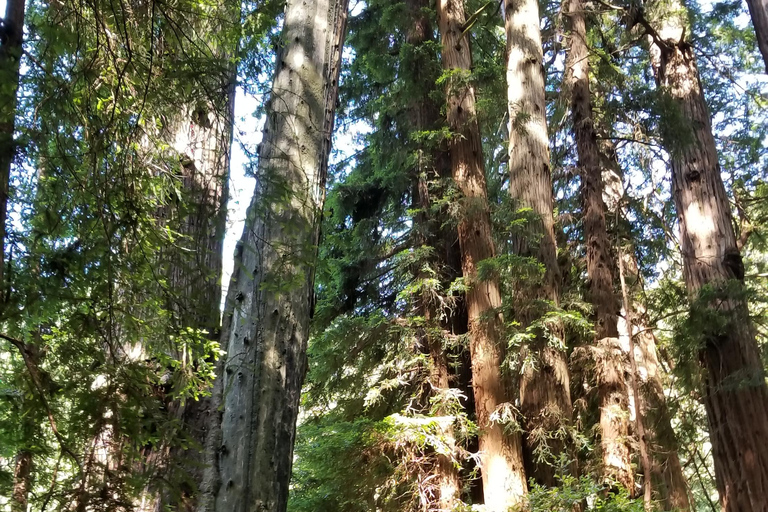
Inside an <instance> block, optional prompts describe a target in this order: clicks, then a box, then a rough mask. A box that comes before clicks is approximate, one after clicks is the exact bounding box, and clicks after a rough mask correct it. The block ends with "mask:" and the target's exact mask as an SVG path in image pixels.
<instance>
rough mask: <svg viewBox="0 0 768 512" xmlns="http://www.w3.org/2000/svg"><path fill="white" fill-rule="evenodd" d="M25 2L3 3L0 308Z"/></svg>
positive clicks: (0, 147) (0, 138) (14, 153)
mask: <svg viewBox="0 0 768 512" xmlns="http://www.w3.org/2000/svg"><path fill="white" fill-rule="evenodd" d="M24 1H25V0H7V2H6V4H5V17H4V19H3V23H4V26H3V37H2V38H1V39H0V41H2V42H0V84H2V86H1V87H0V305H2V304H4V302H5V294H6V293H7V286H6V285H5V277H4V271H5V246H6V240H5V238H6V234H7V233H6V232H7V228H6V225H5V224H6V218H7V209H8V184H9V181H10V175H11V166H12V165H13V159H14V157H15V155H16V143H15V141H14V140H13V132H14V131H15V127H16V105H17V99H16V93H17V92H18V90H19V65H20V63H21V51H22V43H23V41H24V7H25V4H24Z"/></svg>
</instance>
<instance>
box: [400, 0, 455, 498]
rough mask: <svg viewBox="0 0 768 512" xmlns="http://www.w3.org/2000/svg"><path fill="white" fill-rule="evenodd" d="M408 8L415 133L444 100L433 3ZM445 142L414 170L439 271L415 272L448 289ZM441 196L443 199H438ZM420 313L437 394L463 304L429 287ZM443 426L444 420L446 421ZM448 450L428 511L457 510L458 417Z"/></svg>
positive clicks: (428, 126) (419, 225)
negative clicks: (448, 304)
mask: <svg viewBox="0 0 768 512" xmlns="http://www.w3.org/2000/svg"><path fill="white" fill-rule="evenodd" d="M406 5H407V7H408V11H409V15H410V16H411V17H412V20H411V21H410V27H409V30H408V32H407V33H406V42H407V43H408V44H410V45H413V46H414V52H413V59H412V60H411V61H409V68H408V69H407V73H408V75H407V77H406V80H408V81H409V82H410V84H411V85H413V87H414V90H417V91H419V92H420V94H419V95H417V96H416V97H415V98H414V99H413V101H411V102H410V105H408V107H409V123H410V126H409V129H410V130H413V131H414V132H423V131H426V130H438V129H439V128H440V126H441V119H440V118H441V116H440V105H439V104H438V103H437V102H436V101H435V100H434V99H433V98H432V92H433V89H434V87H435V82H436V80H437V78H438V76H433V75H432V74H430V73H428V72H427V70H429V69H433V67H434V66H430V64H432V62H433V60H432V59H431V58H430V57H432V56H431V55H430V54H429V53H428V50H427V49H426V48H425V47H426V44H428V43H430V42H432V41H433V39H434V36H433V33H434V31H433V29H432V24H431V23H430V20H429V18H428V17H427V15H426V13H425V10H426V9H428V8H429V2H428V1H427V0H408V2H407V4H406ZM445 149H446V148H444V147H437V148H435V147H425V145H424V144H418V146H417V148H416V150H417V151H418V153H419V154H420V155H421V156H420V157H419V159H418V162H417V165H416V166H414V169H413V173H414V175H413V178H412V179H413V182H414V187H413V189H414V193H413V196H414V197H413V199H412V200H413V202H414V205H415V207H416V209H417V212H418V213H417V214H416V215H415V217H414V230H415V234H416V243H417V244H418V245H422V246H424V245H426V246H428V247H431V248H432V249H433V251H434V252H433V255H432V257H430V261H429V262H428V264H429V265H430V267H431V268H432V270H433V271H434V274H427V273H425V272H424V271H423V270H422V268H421V267H422V265H419V267H420V268H419V269H416V271H415V272H414V274H415V275H414V277H415V278H416V279H419V280H424V279H428V278H429V277H432V276H433V275H437V276H439V279H440V282H441V285H442V288H443V289H448V286H449V285H450V283H451V282H453V280H454V279H455V278H456V277H459V275H460V267H461V255H460V254H457V253H458V252H459V248H458V234H457V232H456V228H455V227H452V226H450V223H449V222H447V221H446V215H447V212H446V211H445V209H444V208H443V209H440V210H439V211H437V212H435V211H434V210H435V205H434V200H433V198H432V194H433V193H435V192H436V193H437V194H441V193H442V191H443V187H442V183H443V182H444V181H445V180H447V179H449V178H450V176H451V163H450V158H449V157H448V155H446V151H445ZM430 182H436V183H438V186H437V187H430ZM438 199H439V198H438ZM416 301H417V314H418V315H419V316H421V317H423V318H424V320H425V325H424V329H423V334H422V336H421V338H422V347H423V350H424V351H425V352H426V353H427V354H429V359H430V364H431V371H430V376H429V384H430V387H431V389H432V396H433V395H434V394H439V393H444V392H446V391H448V390H449V389H450V387H451V383H450V377H451V372H450V368H449V361H448V355H447V354H446V353H445V349H444V343H443V339H444V335H443V334H442V333H448V334H449V335H454V334H455V332H454V331H455V330H456V328H458V329H459V330H460V331H461V332H462V333H464V332H466V317H464V322H463V323H464V326H461V325H460V324H461V323H462V322H461V318H460V317H462V316H463V315H462V314H461V313H462V309H463V308H460V307H453V308H450V309H449V310H441V307H440V304H439V303H438V301H436V300H435V298H434V296H433V294H432V293H430V292H424V293H422V294H421V296H420V297H418V298H416ZM432 412H433V413H434V414H436V415H438V416H443V415H447V414H450V411H447V410H444V409H443V408H438V409H437V410H434V411H432ZM441 425H443V424H442V423H441ZM441 437H442V441H443V443H444V447H445V452H447V453H435V454H434V458H435V463H434V466H433V469H432V471H431V472H430V473H428V474H426V478H424V481H422V482H420V483H419V485H420V488H423V489H427V490H428V492H426V493H422V494H425V498H426V499H425V503H423V507H424V509H425V510H436V511H450V510H453V509H454V508H455V506H456V504H457V502H458V500H459V493H460V491H461V480H460V476H459V469H458V465H457V464H456V463H455V454H456V453H457V444H456V438H455V434H454V429H453V422H452V421H451V422H449V423H448V422H446V424H445V426H444V427H443V430H442V432H441Z"/></svg>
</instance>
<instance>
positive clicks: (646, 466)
mask: <svg viewBox="0 0 768 512" xmlns="http://www.w3.org/2000/svg"><path fill="white" fill-rule="evenodd" d="M618 259H619V280H620V281H621V296H622V298H623V302H624V314H625V321H626V323H627V332H629V333H630V335H629V336H628V338H627V339H628V341H629V382H630V385H631V388H632V395H633V396H634V398H635V407H636V410H635V428H636V429H637V437H638V438H639V442H638V443H637V446H638V448H639V451H640V463H641V465H642V467H643V476H644V477H645V481H644V482H643V507H644V509H645V510H646V512H651V510H653V501H652V499H653V498H652V491H653V489H652V483H651V456H650V454H649V453H648V444H647V438H646V437H645V423H644V421H645V420H644V415H643V409H644V408H643V401H642V395H641V394H640V387H639V386H638V385H637V375H638V373H637V363H636V361H635V337H634V336H633V331H632V304H631V303H630V302H629V293H628V292H627V284H626V281H625V279H624V263H623V262H624V257H623V255H622V251H621V248H620V247H619V255H618Z"/></svg>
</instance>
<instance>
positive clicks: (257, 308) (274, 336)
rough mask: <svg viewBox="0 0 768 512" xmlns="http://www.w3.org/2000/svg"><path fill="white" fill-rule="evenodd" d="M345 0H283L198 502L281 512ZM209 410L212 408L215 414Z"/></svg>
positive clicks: (223, 510)
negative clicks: (264, 123) (272, 74)
mask: <svg viewBox="0 0 768 512" xmlns="http://www.w3.org/2000/svg"><path fill="white" fill-rule="evenodd" d="M346 16H347V2H346V1H344V0H316V1H310V0H289V1H288V2H287V4H286V7H285V21H284V25H283V32H282V36H281V38H282V44H281V48H280V51H279V52H278V55H277V57H276V64H275V68H276V69H275V76H274V81H273V86H272V93H271V97H270V99H269V103H268V105H267V108H266V116H267V122H266V125H265V128H264V138H263V141H262V143H261V146H260V150H259V165H258V169H257V185H256V190H255V192H254V197H253V200H252V201H251V205H250V207H249V209H248V214H247V219H246V225H245V228H244V230H243V236H242V238H241V239H240V242H239V243H238V247H237V250H236V253H235V270H234V272H233V275H232V281H231V283H230V287H229V292H228V296H227V305H226V309H225V317H224V320H223V328H222V336H221V340H222V348H224V349H226V351H227V358H226V361H225V362H224V363H223V366H222V370H223V371H222V374H221V375H220V378H219V379H217V380H218V383H217V386H216V389H215V390H214V393H215V394H214V407H216V410H218V411H219V413H220V418H221V423H220V427H219V428H217V427H216V423H217V422H216V419H217V418H216V417H215V416H214V418H213V424H214V426H213V430H214V431H213V432H212V433H211V435H210V441H209V443H208V448H209V449H208V451H207V453H206V462H207V464H208V465H209V467H208V469H207V472H206V476H205V480H204V485H203V495H202V497H201V500H200V504H199V507H198V509H199V510H205V511H214V510H215V511H218V512H245V511H252V510H269V511H275V512H282V511H285V510H286V507H287V501H288V484H289V481H290V476H291V465H292V459H293V444H294V439H295V432H296V418H297V414H298V408H299V398H300V393H301V385H302V381H303V380H304V374H305V372H306V367H307V362H306V349H307V338H308V335H309V321H310V317H311V315H312V298H313V286H314V265H315V260H316V256H317V244H318V239H319V229H320V222H319V221H320V214H321V212H322V205H323V200H324V196H325V194H324V189H325V178H326V172H327V165H328V154H329V150H330V143H331V134H332V131H333V119H334V111H335V105H336V96H337V86H338V77H339V70H340V64H341V50H342V44H343V39H344V32H345V25H346ZM217 416H218V415H217Z"/></svg>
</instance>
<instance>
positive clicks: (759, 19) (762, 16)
mask: <svg viewBox="0 0 768 512" xmlns="http://www.w3.org/2000/svg"><path fill="white" fill-rule="evenodd" d="M747 7H749V14H750V16H752V25H753V26H754V27H755V36H757V47H758V48H759V49H760V53H761V54H762V56H763V63H765V72H766V73H768V0H747Z"/></svg>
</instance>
